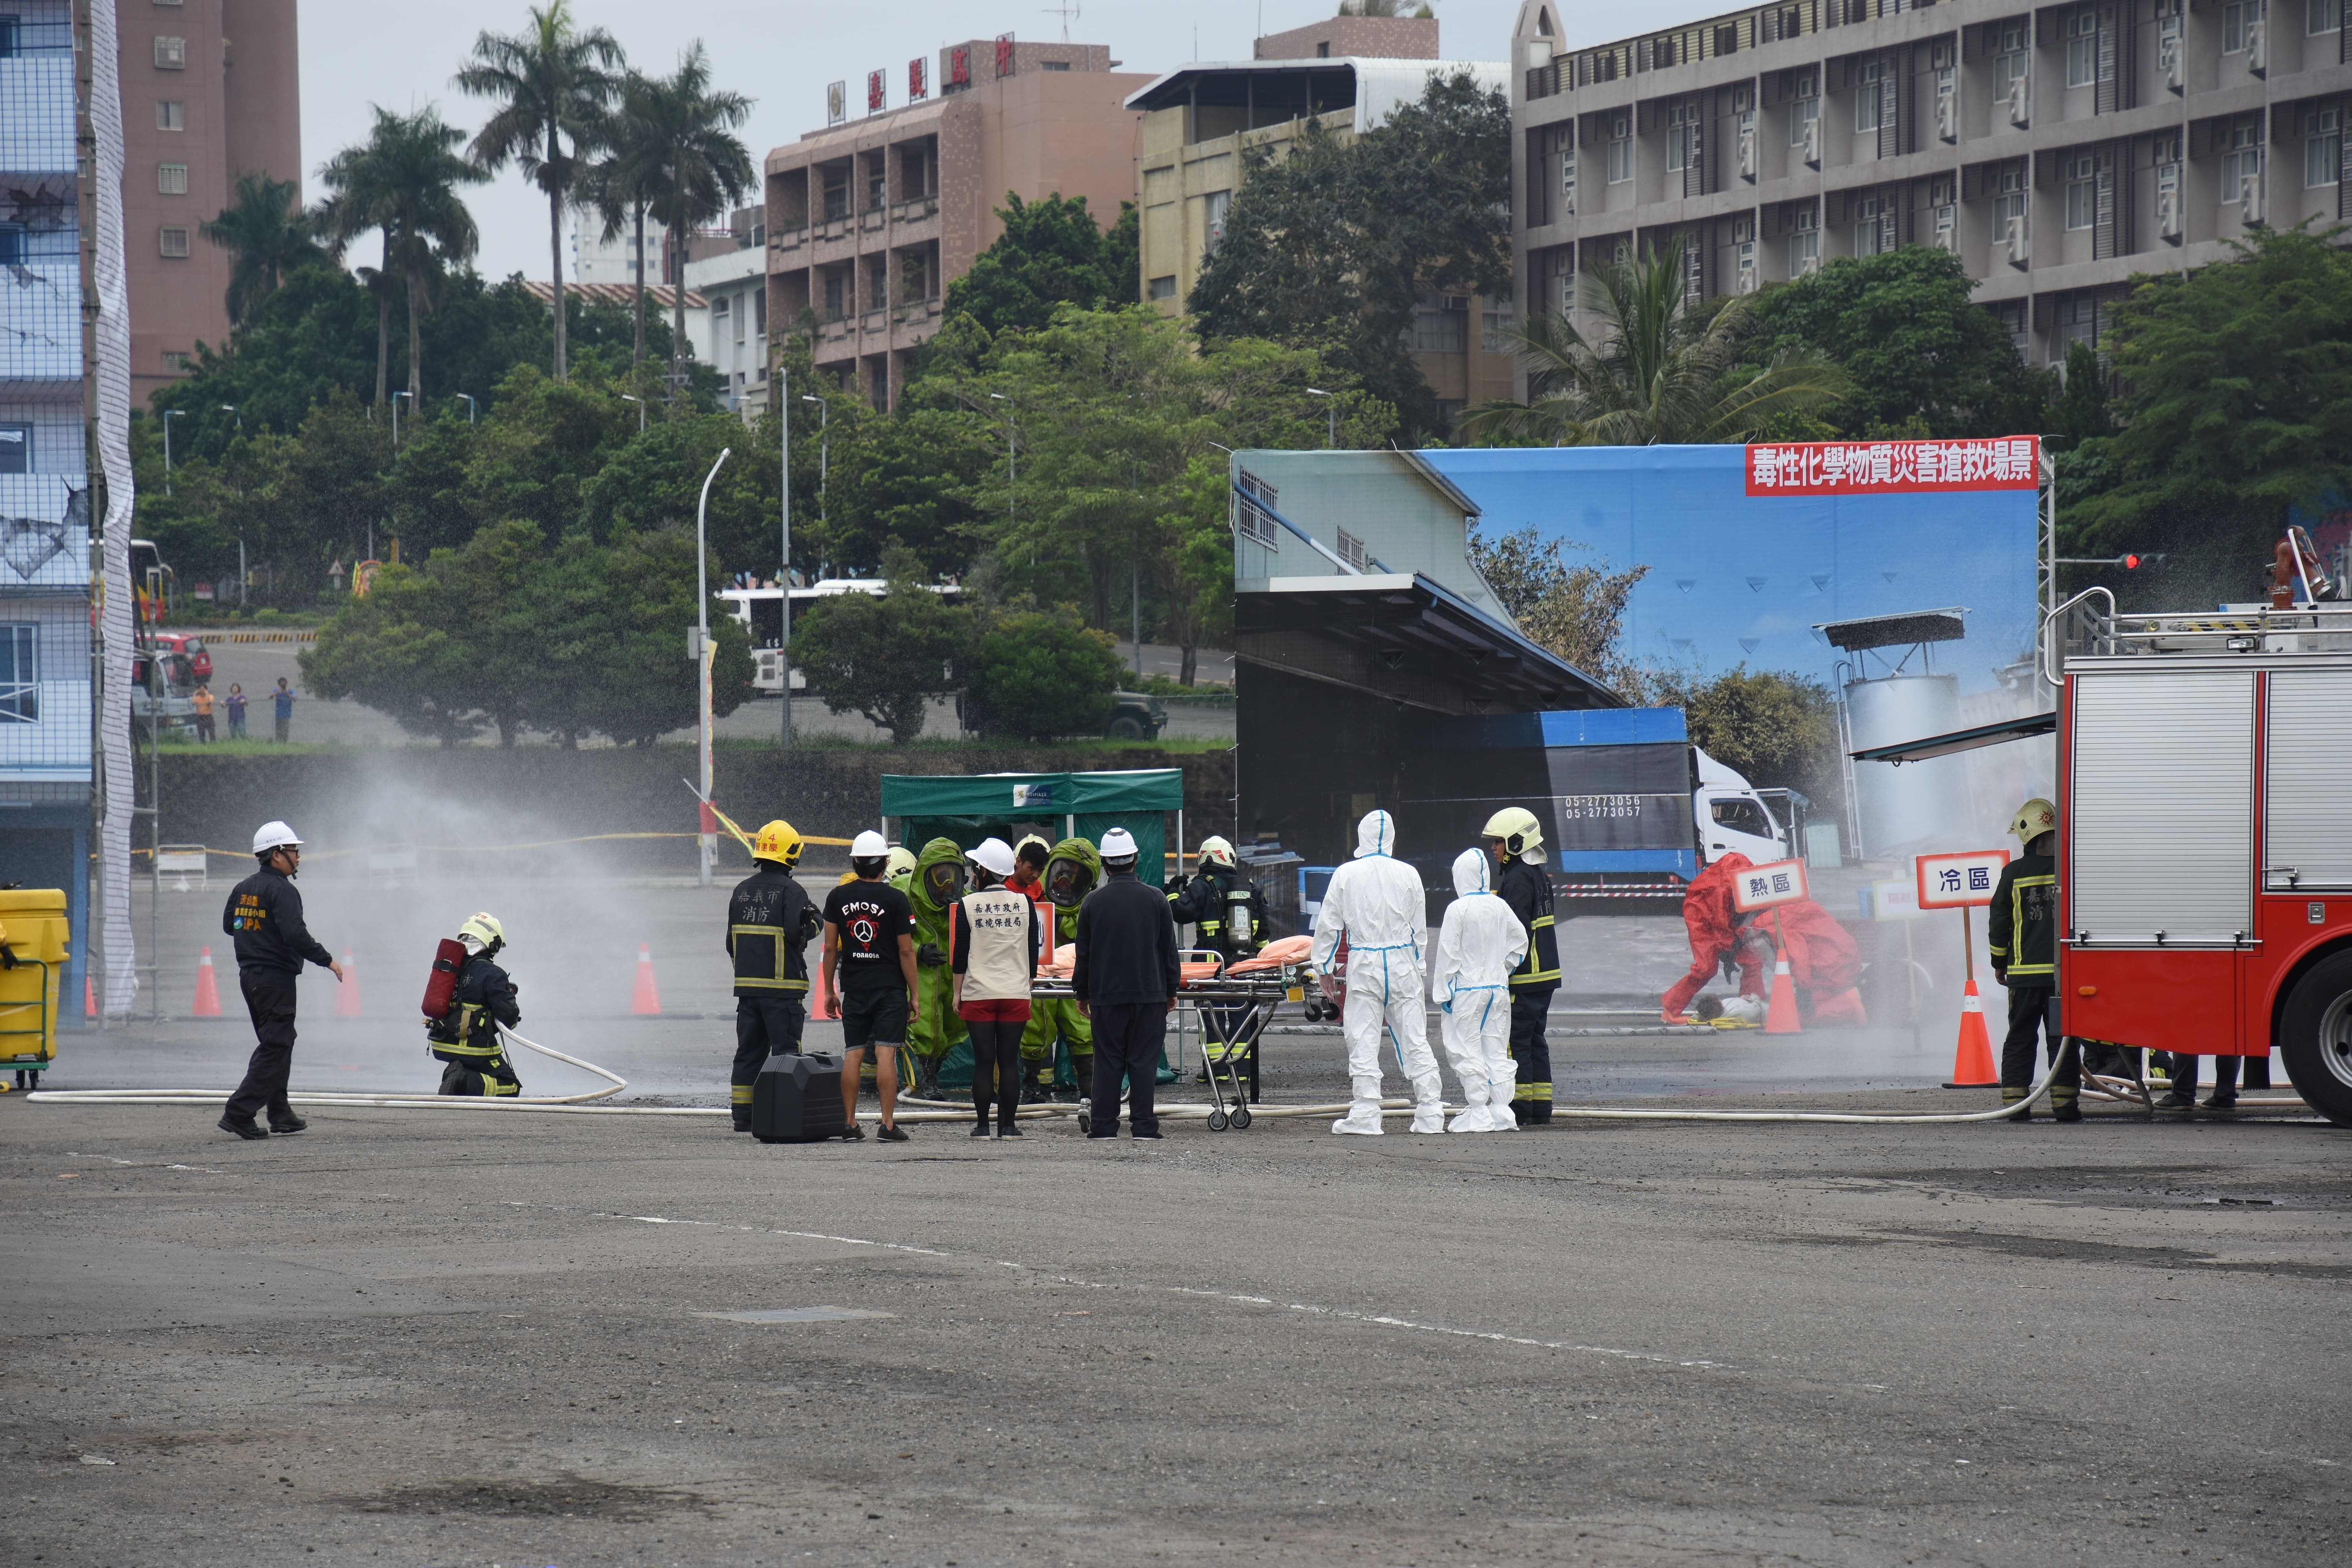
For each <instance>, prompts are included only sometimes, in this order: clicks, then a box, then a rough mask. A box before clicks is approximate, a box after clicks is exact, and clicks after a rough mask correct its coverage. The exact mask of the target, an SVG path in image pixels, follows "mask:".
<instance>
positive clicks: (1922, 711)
mask: <svg viewBox="0 0 2352 1568" xmlns="http://www.w3.org/2000/svg"><path fill="white" fill-rule="evenodd" d="M1966 614H1968V612H1967V611H1966V610H1962V609H1947V610H1923V611H1914V612H1911V613H1908V614H1906V615H1899V616H1872V617H1870V618H1868V619H1866V620H1857V621H1832V622H1830V623H1827V624H1825V625H1823V626H1822V627H1821V628H1820V630H1821V632H1822V636H1824V637H1827V638H1828V639H1829V640H1830V642H1831V644H1832V646H1833V647H1840V648H1843V649H1844V650H1845V651H1847V652H1848V653H1850V654H1852V655H1853V658H1852V659H1851V660H1850V661H1849V662H1847V663H1845V664H1843V666H1842V667H1841V668H1842V669H1843V671H1844V673H1845V682H1844V691H1843V697H1844V699H1845V712H1844V726H1845V737H1844V744H1843V748H1842V749H1843V751H1845V752H1858V751H1864V750H1866V749H1868V748H1870V747H1873V746H1891V745H1895V744H1897V743H1899V742H1905V741H1916V740H1919V739H1921V738H1922V737H1924V736H1927V735H1943V734H1948V733H1950V732H1951V731H1954V730H1957V729H1958V728H1960V683H1959V678H1958V677H1957V676H1952V675H1937V673H1935V669H1934V665H1933V658H1934V656H1933V653H1932V651H1931V650H1932V648H1933V646H1934V645H1935V644H1937V643H1938V642H1948V641H1954V640H1957V639H1958V638H1959V637H1963V636H1965V635H1966V628H1965V626H1963V624H1962V622H1961V620H1960V617H1961V616H1964V615H1966ZM1851 767H1852V772H1851V773H1850V774H1849V775H1848V776H1849V777H1850V779H1851V780H1852V783H1853V801H1854V816H1855V826H1856V828H1857V830H1858V836H1859V838H1860V843H1859V844H1858V845H1857V846H1856V850H1857V852H1858V853H1859V854H1860V855H1861V856H1862V857H1863V858H1866V859H1871V860H1895V859H1901V858H1905V857H1906V856H1909V855H1915V854H1918V853H1920V852H1922V851H1925V850H1935V849H1946V848H1950V847H1953V846H1952V844H1951V842H1950V839H1951V835H1952V833H1953V832H1954V830H1955V828H1956V827H1957V826H1958V825H1960V824H1961V823H1962V822H1964V821H1965V819H1966V814H1967V810H1968V801H1969V792H1968V773H1967V768H1966V764H1965V763H1964V762H1962V760H1961V759H1959V758H1958V757H1938V758H1936V759H1934V760H1932V761H1929V762H1924V763H1904V764H1903V765H1902V766H1901V767H1894V766H1890V765H1889V764H1887V763H1852V764H1851Z"/></svg>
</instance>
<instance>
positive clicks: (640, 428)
mask: <svg viewBox="0 0 2352 1568" xmlns="http://www.w3.org/2000/svg"><path fill="white" fill-rule="evenodd" d="M621 401H622V402H624V403H634V404H635V405H637V434H638V435H640V436H642V435H644V434H645V433H646V400H645V399H644V398H642V397H631V396H630V395H628V394H627V393H623V394H621Z"/></svg>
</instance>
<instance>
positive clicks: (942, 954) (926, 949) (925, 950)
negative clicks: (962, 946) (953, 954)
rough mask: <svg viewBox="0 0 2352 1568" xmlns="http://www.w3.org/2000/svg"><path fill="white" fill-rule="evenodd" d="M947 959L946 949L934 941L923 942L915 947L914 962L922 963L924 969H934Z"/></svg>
mask: <svg viewBox="0 0 2352 1568" xmlns="http://www.w3.org/2000/svg"><path fill="white" fill-rule="evenodd" d="M947 961H948V955H947V952H946V951H945V950H944V949H942V948H941V947H940V944H939V943H937V942H924V943H923V944H922V945H921V946H919V947H918V948H916V949H915V962H916V963H919V964H921V965H923V966H924V967H925V968H926V969H936V968H938V967H939V966H940V964H942V963H946V962H947Z"/></svg>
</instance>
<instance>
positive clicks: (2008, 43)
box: [1992, 22, 2033, 103]
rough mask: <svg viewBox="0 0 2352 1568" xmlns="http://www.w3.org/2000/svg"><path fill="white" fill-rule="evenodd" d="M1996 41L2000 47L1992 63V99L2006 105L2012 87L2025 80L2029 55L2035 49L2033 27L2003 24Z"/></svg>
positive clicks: (2024, 23) (2024, 24) (2009, 23)
mask: <svg viewBox="0 0 2352 1568" xmlns="http://www.w3.org/2000/svg"><path fill="white" fill-rule="evenodd" d="M1996 41H1997V43H1998V44H1999V47H1998V48H1996V49H1995V50H1994V56H1995V58H1994V59H1993V62H1992V98H1993V101H1994V102H1995V103H2006V102H2008V101H2009V94H2010V89H2011V85H2012V84H2014V83H2017V82H2021V81H2023V80H2024V79H2025V74H2026V69H2027V64H2026V62H2027V58H2028V54H2029V51H2031V50H2032V47H2033V28H2032V24H2030V23H2026V22H2003V23H2002V24H2001V25H2000V37H1999V39H1998V40H1996Z"/></svg>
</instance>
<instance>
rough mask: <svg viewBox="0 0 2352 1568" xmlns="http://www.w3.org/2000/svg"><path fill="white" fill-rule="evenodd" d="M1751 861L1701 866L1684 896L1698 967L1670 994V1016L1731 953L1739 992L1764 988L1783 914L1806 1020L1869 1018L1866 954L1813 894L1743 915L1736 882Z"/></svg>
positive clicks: (1732, 858) (1783, 936)
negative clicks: (1862, 986)
mask: <svg viewBox="0 0 2352 1568" xmlns="http://www.w3.org/2000/svg"><path fill="white" fill-rule="evenodd" d="M1749 864H1750V862H1749V861H1748V857H1746V856H1745V855H1740V854H1730V855H1726V856H1725V857H1724V858H1722V859H1720V860H1717V861H1716V862H1715V863H1714V864H1713V865H1711V866H1709V867H1708V868H1706V870H1704V871H1701V872H1700V873H1699V874H1698V877H1697V878H1696V880H1694V881H1693V882H1692V883H1691V885H1690V890H1689V891H1688V892H1687V893H1685V895H1684V897H1683V925H1684V928H1685V930H1686V931H1689V933H1690V944H1691V966H1690V971H1689V973H1686V974H1685V975H1684V976H1683V977H1682V978H1681V979H1680V980H1678V981H1676V982H1675V985H1674V989H1672V990H1670V991H1668V992H1667V993H1666V994H1665V1000H1664V1004H1663V1005H1662V1007H1661V1011H1662V1012H1663V1014H1664V1016H1666V1017H1668V1018H1679V1017H1681V1016H1684V1013H1685V1009H1687V1008H1688V1007H1689V1006H1690V1004H1691V999H1692V998H1693V997H1695V996H1696V995H1697V994H1699V993H1700V992H1701V991H1703V990H1705V989H1706V985H1707V984H1708V982H1710V981H1712V980H1713V979H1714V978H1715V976H1716V973H1717V970H1718V969H1720V967H1721V966H1722V964H1723V962H1724V960H1725V959H1726V958H1727V957H1728V958H1731V959H1732V960H1733V961H1735V962H1736V963H1738V966H1739V994H1741V995H1742V996H1761V995H1763V994H1765V990H1764V976H1765V973H1767V972H1766V970H1765V967H1764V966H1765V965H1766V964H1767V963H1770V962H1771V957H1772V948H1771V941H1772V934H1771V933H1772V928H1773V923H1774V916H1775V914H1777V915H1778V916H1779V924H1780V941H1781V943H1782V946H1783V947H1784V949H1785V950H1786V952H1787V953H1788V956H1789V974H1790V978H1791V979H1793V980H1794V981H1795V982H1796V983H1797V990H1798V996H1799V1001H1800V1002H1801V1004H1802V1006H1803V1012H1804V1017H1805V1020H1806V1021H1807V1022H1808V1023H1814V1024H1857V1025H1858V1024H1861V1023H1863V1022H1864V1016H1863V1011H1862V996H1861V994H1860V993H1859V992H1858V991H1856V990H1855V989H1854V987H1855V985H1856V984H1857V983H1858V982H1859V981H1860V980H1861V978H1862V955H1861V953H1860V952H1859V950H1858V949H1856V948H1855V946H1854V943H1853V937H1851V936H1849V935H1848V934H1846V930H1845V928H1844V927H1843V926H1842V925H1840V924H1838V922H1837V921H1836V920H1835V918H1834V917H1832V915H1831V914H1830V912H1829V911H1828V910H1825V909H1823V908H1822V907H1821V905H1819V904H1817V903H1815V902H1813V901H1812V900H1811V899H1806V900H1802V901H1801V902H1799V903H1794V904H1782V905H1780V908H1779V909H1778V910H1765V911H1762V912H1761V913H1759V914H1757V915H1754V916H1743V915H1742V914H1740V913H1739V911H1738V909H1737V908H1736V907H1734V905H1733V903H1732V884H1733V882H1734V881H1735V880H1736V879H1738V874H1739V873H1740V872H1742V871H1745V870H1747V869H1748V866H1749ZM1743 921H1744V922H1745V923H1744V924H1743V923H1742V922H1743Z"/></svg>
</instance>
